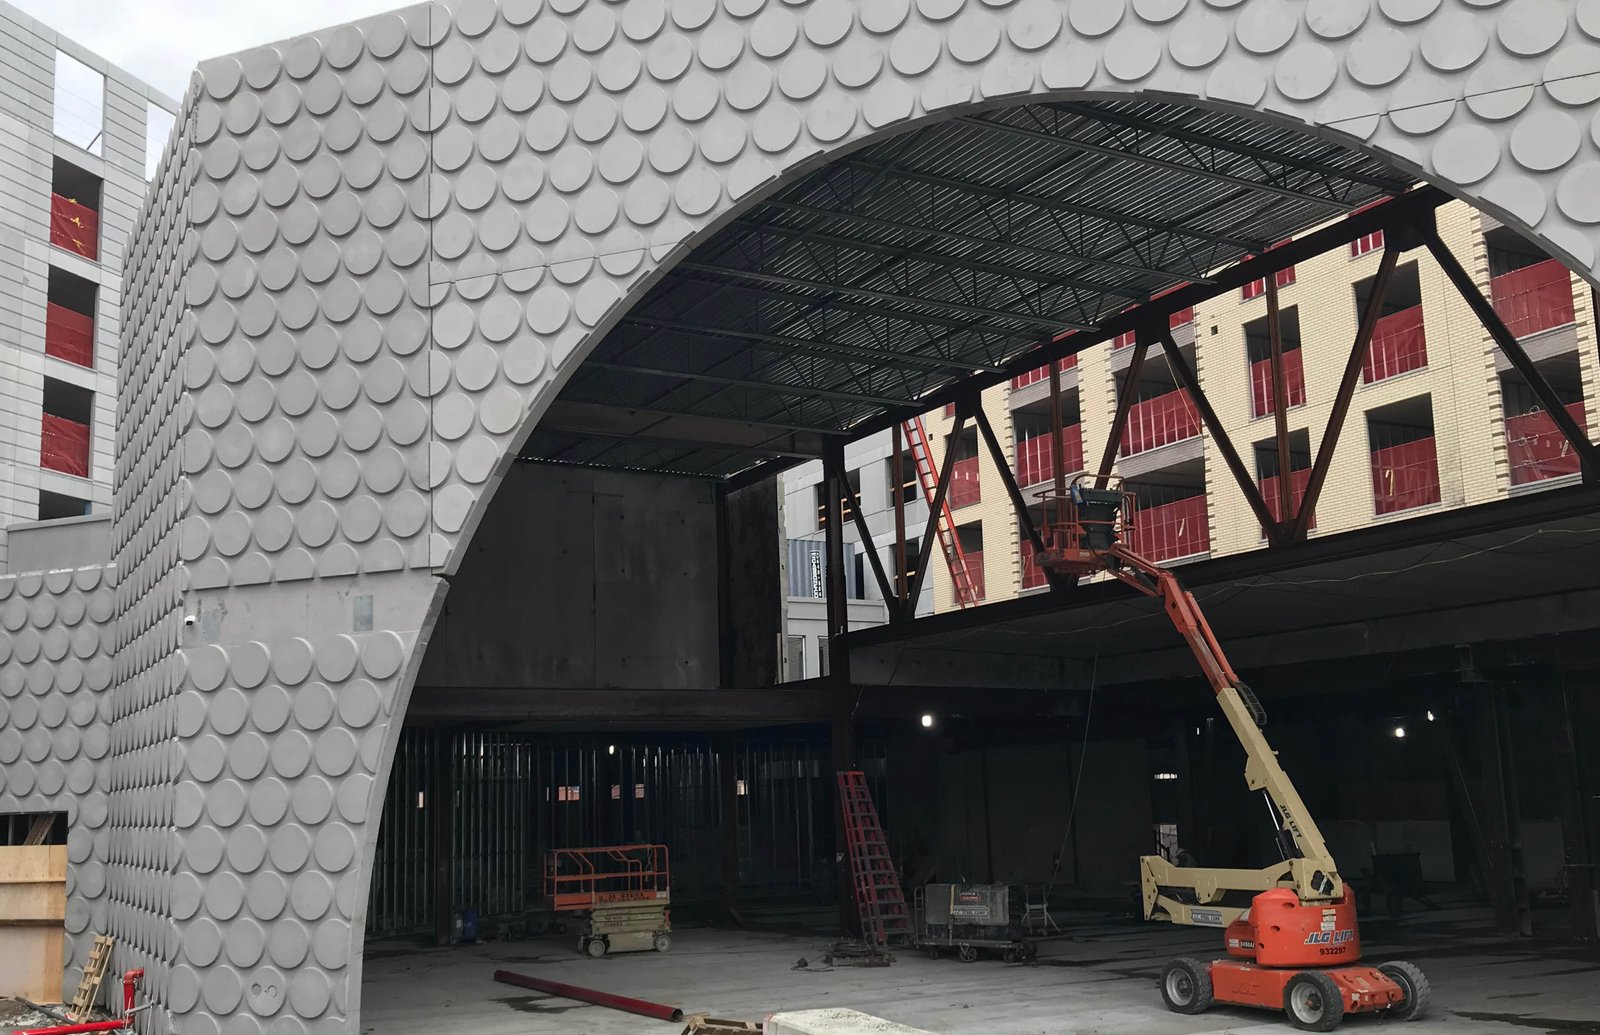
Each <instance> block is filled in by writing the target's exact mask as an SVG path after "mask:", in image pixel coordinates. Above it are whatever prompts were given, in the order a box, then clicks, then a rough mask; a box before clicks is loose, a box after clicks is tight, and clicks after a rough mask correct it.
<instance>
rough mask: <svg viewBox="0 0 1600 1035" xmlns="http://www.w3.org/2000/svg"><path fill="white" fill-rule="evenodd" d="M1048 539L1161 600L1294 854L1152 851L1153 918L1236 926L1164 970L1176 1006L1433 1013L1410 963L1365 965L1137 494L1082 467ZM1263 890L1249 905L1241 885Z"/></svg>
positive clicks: (1246, 691) (1256, 706) (1059, 566)
mask: <svg viewBox="0 0 1600 1035" xmlns="http://www.w3.org/2000/svg"><path fill="white" fill-rule="evenodd" d="M1041 496H1042V497H1043V498H1044V501H1045V506H1046V510H1047V514H1046V527H1045V529H1043V534H1044V539H1045V542H1044V545H1045V550H1044V551H1043V553H1041V554H1040V555H1039V557H1038V562H1039V563H1040V564H1041V565H1042V566H1044V567H1045V568H1047V569H1049V570H1051V571H1054V572H1057V573H1060V574H1062V575H1067V576H1071V577H1074V578H1078V577H1082V576H1085V575H1093V574H1097V573H1099V572H1105V573H1106V574H1108V575H1110V576H1111V577H1112V578H1115V579H1117V580H1119V581H1121V582H1124V583H1127V584H1128V585H1130V586H1132V587H1133V588H1134V589H1136V590H1138V591H1139V592H1141V593H1143V594H1144V595H1146V596H1149V597H1154V598H1155V599H1157V600H1159V601H1161V603H1162V606H1163V607H1164V608H1165V609H1166V612H1167V616H1168V617H1169V618H1171V619H1172V624H1173V625H1174V626H1175V627H1176V628H1177V630H1178V633H1179V635H1181V636H1182V637H1183V639H1184V642H1185V643H1187V644H1188V645H1189V650H1190V651H1191V652H1192V653H1193V654H1194V657H1195V660H1196V661H1198V662H1199V663H1200V669H1201V671H1202V672H1204V673H1205V677H1206V680H1207V681H1208V682H1210V684H1211V689H1212V690H1213V691H1214V692H1215V693H1216V695H1217V703H1218V704H1219V705H1220V706H1221V707H1222V712H1223V715H1225V716H1226V717H1227V720H1228V724H1229V726H1231V727H1232V728H1233V732H1234V735H1235V736H1237V737H1238V738H1239V742H1240V743H1241V744H1242V745H1243V746H1244V750H1245V757H1246V759H1247V761H1246V763H1245V768H1244V778H1245V782H1246V783H1247V784H1248V785H1249V787H1250V789H1251V790H1256V791H1261V792H1262V793H1263V794H1264V795H1265V796H1266V799H1267V802H1268V804H1269V806H1270V812H1271V814H1272V819H1273V823H1274V826H1275V827H1276V828H1277V841H1278V847H1279V851H1280V853H1281V854H1282V856H1283V859H1282V861H1281V862H1279V863H1276V864H1274V865H1272V866H1268V867H1264V868H1263V869H1260V870H1244V869H1207V868H1195V867H1178V866H1174V865H1173V864H1172V863H1171V862H1169V861H1167V860H1166V859H1164V858H1162V857H1161V856H1145V857H1143V858H1142V859H1140V860H1139V868H1140V883H1141V885H1142V888H1143V895H1144V915H1145V919H1147V920H1167V921H1170V922H1172V923H1178V924H1196V925H1200V926H1203V927H1223V928H1226V932H1225V936H1224V937H1225V941H1226V949H1227V953H1228V955H1227V957H1226V958H1224V959H1219V960H1215V961H1213V962H1210V963H1204V962H1201V961H1198V960H1192V959H1177V960H1173V961H1172V962H1171V963H1169V964H1167V966H1166V967H1165V969H1164V970H1163V971H1162V975H1161V994H1162V997H1163V998H1164V999H1165V1000H1166V1003H1167V1006H1168V1008H1169V1009H1172V1010H1175V1011H1177V1012H1178V1013H1189V1014H1193V1013H1200V1012H1202V1011H1204V1010H1206V1009H1207V1008H1209V1007H1210V1006H1211V1005H1212V1004H1213V1003H1232V1004H1236V1005H1239V1006H1256V1007H1264V1008H1266V1009H1271V1010H1278V1009H1281V1010H1283V1011H1284V1013H1286V1014H1287V1015H1288V1017H1289V1020H1290V1021H1292V1022H1293V1023H1294V1025H1295V1026H1296V1027H1297V1028H1300V1029H1302V1030H1304V1031H1330V1030H1332V1029H1333V1028H1335V1027H1337V1026H1338V1024H1339V1022H1340V1021H1341V1020H1342V1019H1343V1018H1344V1015H1345V1014H1349V1013H1369V1012H1374V1011H1379V1010H1381V1011H1385V1012H1386V1013H1387V1014H1388V1015H1389V1016H1390V1017H1394V1018H1397V1019H1404V1020H1416V1019H1418V1018H1420V1017H1421V1016H1422V1015H1423V1014H1424V1013H1425V1012H1426V1010H1427V1008H1428V999H1429V995H1430V989H1429V986H1428V980H1427V978H1425V977H1424V976H1423V974H1422V971H1421V970H1419V969H1418V968H1416V967H1415V966H1413V965H1412V964H1410V963H1404V962H1399V961H1396V962H1392V963H1383V964H1379V965H1378V966H1369V965H1367V964H1364V963H1361V962H1360V960H1361V936H1360V933H1359V931H1358V930H1357V927H1356V909H1355V903H1354V902H1353V901H1352V897H1351V895H1350V893H1349V892H1348V890H1347V889H1346V888H1345V886H1344V882H1343V881H1342V880H1341V879H1340V877H1339V871H1338V868H1337V867H1336V865H1335V864H1334V861H1333V858H1332V857H1331V856H1330V855H1329V853H1328V847H1327V845H1326V844H1325V843H1324V842H1323V840H1322V832H1321V831H1320V830H1318V829H1317V824H1316V822H1315V821H1314V820H1313V819H1312V818H1311V814H1310V812H1309V811H1308V810H1307V809H1306V806H1305V802H1303V801H1301V800H1300V795H1299V792H1297V791H1296V790H1295V788H1294V784H1292V783H1291V782H1290V781H1289V776H1288V774H1287V773H1285V772H1284V771H1283V767H1282V766H1281V765H1279V764H1278V756H1277V753H1276V752H1274V751H1273V750H1272V747H1271V745H1269V744H1268V743H1267V739H1266V737H1265V736H1264V735H1263V734H1262V732H1261V727H1262V726H1263V725H1264V724H1265V722H1266V716H1265V713H1264V712H1263V711H1262V708H1261V703H1260V702H1259V701H1257V700H1256V696H1255V695H1254V694H1253V693H1251V692H1250V688H1249V687H1247V686H1246V685H1245V684H1244V682H1243V681H1242V680H1241V679H1240V678H1239V676H1238V675H1237V674H1236V673H1235V672H1234V671H1233V668H1232V666H1231V665H1229V664H1228V659H1227V657H1226V656H1225V655H1224V654H1223V653H1222V647H1221V646H1220V645H1219V644H1218V643H1217V638H1216V636H1215V635H1213V634H1212V632H1211V626H1210V625H1208V624H1207V623H1206V619H1205V615H1203V614H1201V612H1200V606H1199V604H1198V603H1196V601H1195V599H1194V596H1193V594H1191V593H1189V591H1188V590H1186V589H1184V588H1183V586H1182V585H1181V584H1180V583H1179V582H1178V580H1177V577H1176V576H1174V575H1173V574H1172V573H1171V572H1170V571H1167V570H1166V569H1164V568H1161V567H1160V566H1158V565H1157V564H1155V562H1153V561H1150V560H1148V559H1147V558H1145V557H1141V556H1140V555H1139V554H1138V553H1137V552H1135V551H1134V550H1133V549H1131V548H1130V547H1129V546H1128V544H1127V543H1126V542H1125V541H1124V540H1125V538H1126V533H1127V531H1128V529H1129V527H1130V526H1131V522H1130V520H1129V517H1130V515H1131V513H1132V510H1133V496H1132V494H1130V493H1128V492H1125V491H1124V490H1123V489H1122V488H1121V487H1120V486H1118V487H1112V488H1094V487H1092V486H1090V485H1088V484H1086V483H1085V482H1084V478H1083V476H1080V477H1079V478H1078V479H1077V480H1075V481H1073V483H1072V484H1071V485H1070V486H1067V487H1065V488H1063V489H1061V490H1059V491H1057V490H1047V491H1046V492H1044V493H1042V494H1041ZM1244 894H1250V895H1252V896H1253V897H1251V899H1250V904H1249V906H1248V907H1245V906H1243V905H1241V904H1240V903H1241V901H1242V896H1243V895H1244Z"/></svg>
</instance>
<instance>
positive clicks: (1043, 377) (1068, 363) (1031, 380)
mask: <svg viewBox="0 0 1600 1035" xmlns="http://www.w3.org/2000/svg"><path fill="white" fill-rule="evenodd" d="M1077 365H1078V354H1077V353H1076V352H1074V353H1073V354H1072V355H1070V356H1063V357H1061V359H1060V360H1058V361H1057V362H1056V369H1057V370H1059V371H1062V372H1063V373H1065V372H1066V371H1068V370H1071V369H1072V368H1073V367H1076V366H1077ZM1048 380H1050V364H1048V363H1046V364H1045V365H1044V366H1042V367H1035V368H1034V369H1033V370H1030V371H1028V372H1027V373H1025V374H1018V375H1017V376H1016V377H1013V378H1012V379H1011V387H1012V389H1013V390H1015V389H1018V388H1026V387H1028V386H1029V385H1034V384H1038V383H1039V382H1040V381H1048Z"/></svg>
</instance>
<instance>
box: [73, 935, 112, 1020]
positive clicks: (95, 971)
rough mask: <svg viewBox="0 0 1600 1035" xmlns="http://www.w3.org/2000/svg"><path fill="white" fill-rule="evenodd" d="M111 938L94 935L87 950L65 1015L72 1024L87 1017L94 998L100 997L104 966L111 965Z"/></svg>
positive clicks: (92, 1006)
mask: <svg viewBox="0 0 1600 1035" xmlns="http://www.w3.org/2000/svg"><path fill="white" fill-rule="evenodd" d="M111 946H112V939H111V937H110V936H109V935H104V934H97V935H95V936H94V948H92V949H90V950H89V962H88V963H86V964H84V967H83V980H82V981H79V982H78V992H77V994H76V995H74V996H73V997H72V1008H71V1009H70V1010H68V1011H67V1016H68V1017H69V1018H71V1019H72V1022H73V1023H74V1024H82V1023H83V1022H84V1021H86V1020H88V1019H89V1011H90V1010H93V1009H94V1003H95V1000H96V999H98V998H100V983H101V982H102V981H104V980H105V976H106V968H107V967H109V966H110V965H111Z"/></svg>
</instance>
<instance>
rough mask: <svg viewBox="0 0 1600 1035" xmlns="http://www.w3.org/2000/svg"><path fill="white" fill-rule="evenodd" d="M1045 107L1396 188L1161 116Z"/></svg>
mask: <svg viewBox="0 0 1600 1035" xmlns="http://www.w3.org/2000/svg"><path fill="white" fill-rule="evenodd" d="M1044 107H1046V108H1054V109H1056V110H1058V111H1064V112H1067V113H1069V114H1072V115H1081V116H1084V117H1086V118H1091V119H1094V120H1096V121H1099V122H1104V123H1109V124H1110V125H1113V126H1123V127H1125V128H1127V129H1137V130H1142V131H1144V132H1146V133H1150V134H1152V135H1154V136H1158V137H1165V138H1167V139H1169V140H1175V141H1178V142H1180V143H1185V144H1193V145H1195V146H1197V147H1206V148H1210V149H1211V150H1213V151H1221V152H1224V153H1226V154H1231V155H1235V156H1237V157H1240V158H1250V159H1253V160H1254V161H1256V162H1268V163H1271V164H1273V165H1281V166H1283V167H1284V168H1286V169H1291V170H1294V171H1296V172H1307V173H1316V174H1318V175H1321V176H1326V177H1329V178H1330V179H1339V180H1345V181H1347V182H1350V183H1359V184H1362V185H1363V186H1367V187H1374V188H1376V189H1378V190H1381V191H1384V192H1386V193H1393V191H1394V188H1395V185H1394V183H1393V182H1390V181H1386V180H1383V179H1381V178H1380V177H1377V176H1371V175H1369V174H1367V173H1363V172H1361V171H1360V170H1359V169H1343V168H1340V167H1339V166H1337V165H1329V164H1327V163H1325V162H1321V161H1318V160H1317V159H1314V158H1285V157H1284V156H1282V155H1280V154H1276V153H1274V152H1273V151H1271V150H1270V149H1268V148H1262V147H1256V146H1254V145H1252V144H1246V143H1244V142H1242V141H1238V140H1229V139H1227V138H1226V137H1218V136H1213V135H1211V134H1210V133H1202V132H1199V131H1197V130H1193V129H1190V128H1189V127H1187V126H1180V125H1177V124H1176V123H1170V122H1162V121H1161V120H1160V119H1153V118H1149V117H1147V116H1142V115H1135V114H1133V113H1132V112H1126V111H1114V110H1112V109H1109V108H1104V109H1102V108H1093V107H1089V106H1087V105H1083V104H1078V103H1073V102H1070V101H1068V102H1061V103H1056V104H1046V105H1044ZM1263 171H1265V170H1263Z"/></svg>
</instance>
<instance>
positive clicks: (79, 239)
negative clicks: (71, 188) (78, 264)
mask: <svg viewBox="0 0 1600 1035" xmlns="http://www.w3.org/2000/svg"><path fill="white" fill-rule="evenodd" d="M50 243H51V244H53V245H55V246H56V247H57V248H65V249H66V250H67V251H69V252H73V253H74V254H77V255H81V256H83V257H84V258H85V259H98V258H99V256H100V213H98V212H96V211H95V210H94V209H92V208H89V207H88V206H87V205H80V204H78V203H77V202H76V201H73V200H72V199H71V198H63V197H62V196H61V195H59V194H52V195H50Z"/></svg>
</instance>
